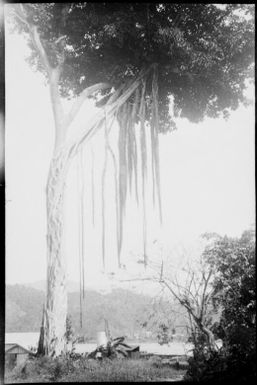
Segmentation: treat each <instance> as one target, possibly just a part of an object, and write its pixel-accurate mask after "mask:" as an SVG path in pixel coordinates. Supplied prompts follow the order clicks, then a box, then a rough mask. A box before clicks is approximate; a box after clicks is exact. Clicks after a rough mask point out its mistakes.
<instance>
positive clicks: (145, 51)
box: [17, 2, 254, 130]
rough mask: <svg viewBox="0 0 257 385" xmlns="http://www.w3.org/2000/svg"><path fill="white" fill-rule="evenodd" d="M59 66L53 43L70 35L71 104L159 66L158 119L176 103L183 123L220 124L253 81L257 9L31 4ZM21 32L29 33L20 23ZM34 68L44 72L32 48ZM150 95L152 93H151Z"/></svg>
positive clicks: (67, 74)
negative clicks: (206, 120)
mask: <svg viewBox="0 0 257 385" xmlns="http://www.w3.org/2000/svg"><path fill="white" fill-rule="evenodd" d="M24 8H25V9H26V12H27V15H28V17H29V20H30V22H31V23H33V24H35V25H37V26H38V28H39V31H40V35H41V37H42V39H43V42H44V44H45V47H46V48H47V50H48V53H49V55H50V57H51V63H52V64H53V65H54V64H55V62H56V59H55V56H56V55H57V54H58V52H56V48H54V49H53V47H54V46H53V44H52V43H53V41H55V40H56V39H58V38H59V37H60V36H63V35H65V37H66V39H65V46H60V47H59V48H58V49H57V51H58V50H59V49H60V50H62V49H64V50H65V54H66V60H65V65H64V68H63V73H62V77H61V81H60V87H61V92H62V94H63V96H67V97H72V96H74V95H77V94H79V93H80V92H81V91H82V90H83V89H84V88H85V87H87V86H90V85H92V84H95V83H98V82H111V83H112V84H113V86H114V87H118V86H119V85H120V84H121V83H122V82H124V81H127V80H129V79H131V78H133V77H135V76H136V75H137V74H138V73H139V71H140V70H141V69H142V68H144V67H148V66H149V65H150V64H152V63H156V64H157V65H158V72H159V76H158V87H159V112H160V117H161V123H162V125H161V126H160V127H162V128H160V129H163V130H166V129H168V127H167V126H166V127H164V126H165V121H167V119H168V116H169V97H170V96H171V95H173V97H174V106H175V108H174V110H175V113H176V114H180V116H181V117H186V118H188V119H190V120H191V121H194V122H197V121H199V120H201V119H202V118H203V117H204V116H205V115H208V116H210V117H217V116H219V115H220V114H221V113H223V114H227V113H228V112H229V110H230V109H236V108H237V107H238V105H239V103H240V102H243V101H244V96H243V91H244V89H245V79H246V78H249V77H253V61H254V23H253V10H254V8H253V5H251V4H248V5H246V4H243V5H239V4H229V5H225V6H223V7H219V6H217V5H215V4H183V3H182V4H180V3H179V4H178V3H177V4H173V3H162V4H158V3H125V4H124V3H110V2H101V3H96V2H93V3H91V2H86V3H47V4H45V3H42V4H25V5H24ZM17 21H18V24H17V28H19V30H20V31H24V32H26V26H25V25H23V24H22V23H21V22H20V21H19V20H18V19H17ZM31 48H32V51H31V57H30V62H31V63H32V64H33V65H34V66H35V68H37V69H38V70H40V71H42V72H44V69H43V68H42V65H41V64H40V61H39V57H38V55H37V53H36V51H35V50H34V48H33V47H32V46H31ZM146 91H147V90H146Z"/></svg>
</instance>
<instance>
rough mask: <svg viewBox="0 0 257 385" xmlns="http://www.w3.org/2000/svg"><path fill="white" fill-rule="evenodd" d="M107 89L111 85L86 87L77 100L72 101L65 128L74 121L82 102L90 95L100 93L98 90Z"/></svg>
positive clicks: (102, 84)
mask: <svg viewBox="0 0 257 385" xmlns="http://www.w3.org/2000/svg"><path fill="white" fill-rule="evenodd" d="M107 88H111V85H110V84H108V83H97V84H94V85H93V86H90V87H87V88H86V89H85V90H84V91H83V92H82V93H81V94H80V95H79V96H78V98H77V99H76V100H75V101H74V103H73V105H72V107H71V110H70V112H69V113H68V115H67V116H66V118H65V123H64V124H65V126H67V127H68V126H69V125H70V124H71V122H72V121H73V120H74V118H75V116H76V114H77V113H78V112H79V110H80V108H81V106H82V104H83V103H84V101H85V100H86V99H87V98H88V97H89V96H90V95H92V94H93V93H94V92H97V91H100V90H105V89H107Z"/></svg>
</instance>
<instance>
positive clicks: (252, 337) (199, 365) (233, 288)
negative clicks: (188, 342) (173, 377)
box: [188, 230, 256, 383]
mask: <svg viewBox="0 0 257 385" xmlns="http://www.w3.org/2000/svg"><path fill="white" fill-rule="evenodd" d="M205 258H206V259H207V260H208V262H209V263H210V265H211V267H212V268H214V269H215V270H216V274H215V277H216V278H215V281H214V283H213V286H214V289H215V291H214V296H213V301H214V306H215V307H216V308H218V307H221V309H222V313H221V319H220V322H218V323H216V325H215V328H214V332H215V334H216V336H217V337H218V338H221V339H222V340H223V347H222V349H221V350H220V351H218V352H209V351H206V350H205V348H204V346H203V344H202V343H201V342H200V341H198V342H197V344H196V349H195V351H194V357H193V358H191V359H190V369H189V371H188V378H189V379H193V380H199V379H200V380H203V379H205V380H206V379H209V380H213V379H214V378H216V379H221V380H222V379H223V380H224V379H226V380H228V379H229V378H230V379H233V380H239V379H240V381H241V382H242V383H246V382H247V381H250V380H252V379H253V378H254V377H256V275H255V274H256V270H255V232H254V231H252V230H249V231H245V232H244V233H243V235H242V236H241V238H239V239H238V238H228V237H223V238H222V237H219V236H216V237H215V240H214V242H213V243H212V244H211V245H210V246H208V247H207V248H206V250H205Z"/></svg>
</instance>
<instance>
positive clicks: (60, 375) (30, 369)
mask: <svg viewBox="0 0 257 385" xmlns="http://www.w3.org/2000/svg"><path fill="white" fill-rule="evenodd" d="M184 374H185V370H176V369H174V368H172V367H171V366H169V365H163V364H162V363H161V361H160V360H156V359H155V358H152V359H142V358H141V359H140V358H139V359H114V360H109V359H104V360H103V361H101V362H98V361H96V360H93V359H86V358H83V357H80V358H79V359H77V360H71V359H68V358H55V359H51V358H48V357H42V358H34V359H31V360H29V361H28V362H27V365H26V367H25V368H24V367H16V368H15V369H13V370H12V371H11V372H8V371H6V373H5V383H6V384H10V383H30V382H31V383H34V382H35V383H36V382H120V381H122V382H124V381H125V382H137V381H138V382H139V381H143V382H146V381H162V380H167V379H173V380H179V379H182V378H183V375H184Z"/></svg>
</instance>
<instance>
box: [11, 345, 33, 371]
mask: <svg viewBox="0 0 257 385" xmlns="http://www.w3.org/2000/svg"><path fill="white" fill-rule="evenodd" d="M31 355H34V353H33V352H31V351H30V350H28V349H25V348H24V347H23V346H21V345H19V344H8V343H7V344H5V365H6V366H8V367H9V368H14V366H16V365H19V364H22V363H25V362H26V361H27V359H28V358H29V356H31Z"/></svg>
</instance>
